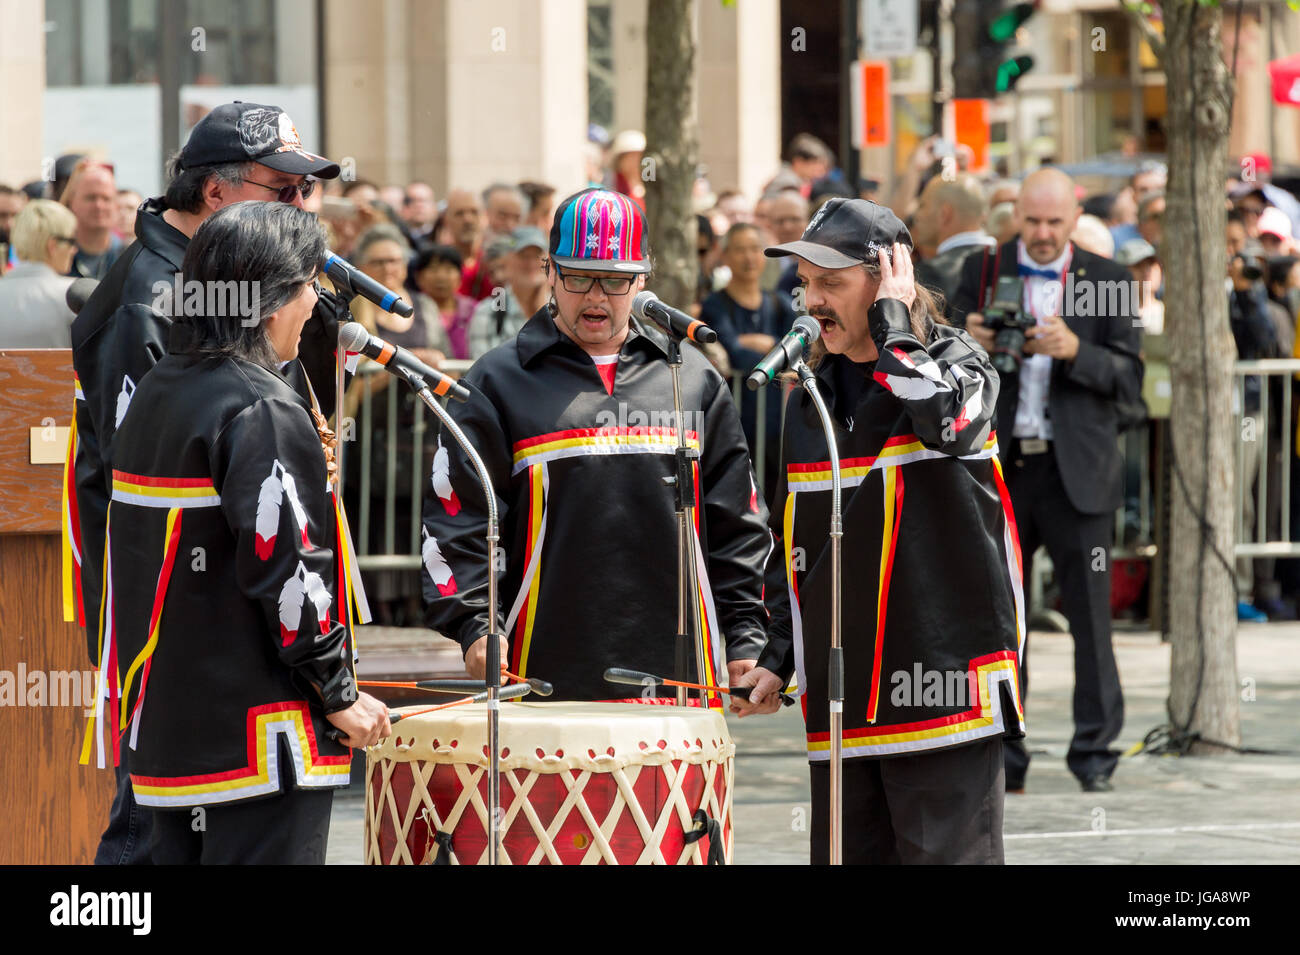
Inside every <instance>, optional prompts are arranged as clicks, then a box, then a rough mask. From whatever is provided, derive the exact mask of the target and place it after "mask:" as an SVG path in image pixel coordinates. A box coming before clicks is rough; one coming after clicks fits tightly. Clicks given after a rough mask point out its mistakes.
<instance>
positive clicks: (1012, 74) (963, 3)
mask: <svg viewBox="0 0 1300 955" xmlns="http://www.w3.org/2000/svg"><path fill="white" fill-rule="evenodd" d="M1037 7H1038V3H1037V2H1034V3H1012V4H1006V3H1003V2H1002V0H957V2H956V4H955V6H954V7H953V12H952V24H953V34H954V37H955V40H956V42H955V46H956V56H955V58H954V61H953V66H952V80H953V92H954V96H955V98H956V99H994V98H995V97H997V96H1000V95H1001V94H1003V93H1008V92H1010V91H1011V90H1013V89H1015V86H1016V83H1017V82H1018V81H1019V80H1020V77H1022V76H1024V75H1025V74H1026V73H1028V72H1029V71H1030V70H1031V69H1032V68H1033V66H1034V58H1033V57H1032V56H1030V55H1028V54H1020V55H1018V56H1010V55H1009V52H1010V50H1009V48H1010V47H1013V46H1014V45H1015V38H1016V31H1017V30H1019V29H1020V28H1021V27H1022V26H1023V25H1024V23H1025V21H1027V20H1028V19H1029V18H1030V17H1031V16H1033V15H1034V11H1035V9H1037Z"/></svg>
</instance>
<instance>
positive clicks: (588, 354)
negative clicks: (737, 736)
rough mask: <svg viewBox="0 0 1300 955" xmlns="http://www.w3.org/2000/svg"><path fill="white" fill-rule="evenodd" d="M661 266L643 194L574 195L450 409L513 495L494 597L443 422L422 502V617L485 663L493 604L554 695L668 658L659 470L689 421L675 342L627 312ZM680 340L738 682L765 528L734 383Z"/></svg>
mask: <svg viewBox="0 0 1300 955" xmlns="http://www.w3.org/2000/svg"><path fill="white" fill-rule="evenodd" d="M650 271H651V261H650V256H649V251H648V249H647V244H646V238H645V219H644V216H643V214H642V212H641V209H640V208H639V206H637V204H636V203H635V202H634V201H633V200H631V199H629V198H628V197H627V196H624V195H620V194H619V193H615V192H610V191H607V190H604V189H586V190H583V191H582V192H579V193H577V194H575V195H572V196H570V197H569V198H568V199H566V200H564V202H563V203H561V204H560V205H559V207H558V208H557V209H556V214H555V220H554V225H553V226H552V228H551V236H550V247H549V261H548V263H547V281H548V284H549V290H550V301H549V302H548V303H547V304H546V305H545V306H543V307H542V308H541V309H539V310H538V311H537V313H536V314H534V315H533V316H532V317H531V318H530V319H529V320H528V322H527V323H526V324H525V325H524V327H523V328H522V329H521V330H520V331H519V334H518V335H517V336H515V337H514V338H512V339H510V340H508V341H506V342H505V343H504V344H502V345H500V346H498V347H497V348H494V349H493V350H492V351H490V352H488V353H487V354H486V355H484V356H483V357H482V358H480V359H479V360H478V361H477V362H476V363H475V365H474V367H473V368H471V369H470V371H469V373H468V374H467V375H466V376H465V378H464V379H463V382H464V383H465V384H466V385H468V386H469V387H470V390H471V392H472V397H471V399H470V400H469V401H468V402H467V403H465V404H464V405H458V406H456V407H454V408H452V409H451V411H452V414H453V416H454V417H455V418H456V419H457V421H458V423H459V424H460V426H461V428H463V429H464V431H465V433H466V435H467V436H468V437H469V440H470V441H471V442H472V443H473V444H474V446H475V447H476V448H477V449H478V451H479V453H480V454H481V455H482V457H483V459H484V462H485V463H486V465H487V468H488V471H489V472H490V474H491V478H492V483H493V487H494V488H495V492H496V495H497V498H498V501H497V505H498V507H499V509H500V511H501V529H502V531H501V533H502V547H503V550H504V553H505V558H506V566H505V567H503V568H499V570H501V571H503V573H502V576H501V587H500V593H501V604H500V606H498V607H495V608H491V611H489V608H488V606H487V567H486V558H487V552H486V544H485V543H484V539H483V535H484V526H485V523H486V507H485V502H484V499H483V494H482V491H481V490H480V488H479V485H478V483H477V481H476V480H475V476H474V471H473V468H472V467H471V466H470V464H469V463H468V461H467V460H466V459H465V457H464V455H463V454H462V453H461V452H460V449H459V448H458V447H457V446H456V445H455V443H454V442H453V441H451V440H450V439H449V438H448V437H447V436H445V435H443V436H440V437H439V438H438V439H437V440H439V441H440V442H441V446H440V448H439V452H438V458H437V460H436V461H435V465H434V474H433V482H432V484H433V492H434V493H432V494H429V495H426V504H425V509H424V528H425V533H426V535H427V536H426V539H425V545H424V564H425V581H424V593H425V599H426V602H427V604H428V623H429V625H430V626H431V627H433V628H435V629H437V630H439V631H440V632H442V633H443V634H445V635H446V636H448V637H451V638H452V639H454V640H457V641H459V642H460V644H461V647H462V649H463V650H464V652H465V654H466V664H467V666H468V668H469V671H470V673H471V674H473V675H475V676H482V674H483V670H484V663H485V660H486V653H487V637H486V634H487V633H488V622H489V619H490V618H489V617H488V613H489V612H494V613H496V614H497V615H498V619H499V620H500V621H501V623H502V630H501V632H502V633H504V634H506V637H507V639H506V640H503V641H502V646H501V659H502V660H503V661H506V662H507V664H508V669H509V670H510V671H511V672H513V673H515V674H518V675H520V676H524V677H527V676H529V675H535V676H538V677H541V678H542V679H545V680H548V681H550V682H552V683H553V684H554V685H555V698H556V699H567V700H602V699H611V698H616V697H625V696H628V695H629V692H630V691H629V690H628V688H626V687H619V686H615V685H612V684H609V683H606V682H605V680H604V678H603V673H604V671H605V669H606V668H607V667H625V668H630V669H638V670H644V671H647V672H652V673H657V674H661V675H669V676H670V675H672V674H673V671H674V643H675V636H676V633H677V560H676V553H677V537H676V534H677V520H676V512H675V502H674V495H673V491H672V489H671V488H670V487H667V486H665V484H664V478H666V477H669V476H671V475H672V473H673V470H674V457H673V449H674V447H675V445H676V440H677V438H676V428H675V427H674V424H675V418H674V416H673V391H672V379H671V376H670V372H669V366H668V363H667V355H668V343H667V341H666V339H665V338H664V336H663V335H662V334H661V333H660V332H659V331H658V330H657V329H653V328H650V327H647V326H645V325H642V324H641V323H640V322H639V321H638V320H637V319H636V318H635V317H633V315H632V299H633V296H634V295H635V294H636V292H637V291H638V290H640V289H641V288H643V287H644V285H645V280H646V277H647V276H648V275H649V274H650ZM683 351H684V356H683V359H684V360H683V365H682V372H681V378H682V407H683V409H684V410H685V416H686V426H687V431H688V434H687V441H688V443H690V444H691V445H693V446H694V447H696V448H698V450H699V454H700V458H699V464H698V466H697V470H696V487H695V500H696V506H697V510H696V512H695V513H696V515H697V518H698V520H697V526H696V529H695V550H696V563H697V566H698V567H699V570H700V574H699V577H700V584H701V586H700V592H699V594H698V595H697V597H698V600H699V603H700V605H701V611H702V612H701V618H702V620H703V621H704V630H705V633H704V640H705V646H706V655H707V662H708V667H707V669H708V670H709V671H710V672H709V673H708V675H707V682H709V683H710V685H714V684H715V682H716V681H717V680H718V679H720V678H721V677H722V676H723V675H724V673H725V675H726V677H727V678H728V680H730V681H734V680H736V679H739V678H740V676H741V675H743V674H744V673H745V672H747V671H748V670H749V669H750V668H751V667H752V666H753V665H754V660H755V659H756V657H757V654H758V651H759V650H760V649H761V647H762V645H763V643H764V639H765V634H764V626H765V620H766V612H765V611H764V608H763V598H762V594H763V587H762V583H763V580H762V578H763V569H764V566H765V564H766V562H767V556H768V553H769V551H770V549H771V546H772V538H771V534H770V533H769V532H768V530H767V528H766V523H765V522H766V518H767V510H766V507H765V506H764V504H763V500H762V497H761V495H759V494H758V493H757V491H756V485H755V483H754V476H753V471H752V469H751V467H750V462H749V454H748V451H747V448H746V444H745V438H744V434H743V433H742V431H741V427H740V419H739V417H738V415H737V413H736V409H735V405H734V404H733V402H732V400H731V394H730V390H729V389H728V387H727V384H726V382H725V381H724V380H723V378H722V377H721V376H720V375H719V374H718V373H717V372H716V371H715V370H714V369H713V367H712V366H711V365H710V364H709V363H708V361H707V360H706V359H705V358H704V356H703V355H702V354H700V353H699V352H698V351H696V350H695V349H693V348H684V349H683ZM442 449H446V452H447V453H446V454H443V450H442ZM724 664H725V667H724ZM633 689H635V688H633ZM661 692H663V693H665V694H667V693H669V692H671V691H667V690H664V691H661ZM631 695H633V696H636V695H637V694H635V693H632V694H631ZM717 700H718V697H717V696H716V695H712V696H711V701H713V702H715V703H716V701H717ZM663 702H668V699H667V697H666V696H665V698H664V699H663Z"/></svg>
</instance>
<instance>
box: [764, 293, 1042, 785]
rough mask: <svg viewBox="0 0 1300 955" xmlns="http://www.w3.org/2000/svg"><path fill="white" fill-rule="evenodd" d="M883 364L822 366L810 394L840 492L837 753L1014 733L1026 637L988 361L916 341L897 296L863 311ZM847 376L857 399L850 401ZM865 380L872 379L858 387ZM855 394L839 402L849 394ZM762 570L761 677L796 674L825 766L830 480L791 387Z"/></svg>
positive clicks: (817, 437) (952, 344) (811, 422)
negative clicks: (773, 541) (822, 414)
mask: <svg viewBox="0 0 1300 955" xmlns="http://www.w3.org/2000/svg"><path fill="white" fill-rule="evenodd" d="M869 321H870V323H871V324H870V327H871V331H872V338H873V339H874V341H875V343H876V347H877V350H878V353H879V354H878V358H877V360H876V362H875V363H874V365H868V366H865V367H864V366H860V365H855V364H854V363H853V362H850V361H849V360H848V359H847V358H844V357H843V356H838V355H828V356H826V357H825V358H823V359H822V360H821V362H820V363H819V364H818V366H817V369H816V377H817V382H818V387H819V389H820V390H821V392H822V395H823V397H824V398H825V400H826V403H827V405H828V406H829V407H830V408H832V409H835V412H834V416H835V418H836V421H835V429H836V439H837V441H838V443H839V453H840V466H841V469H842V471H841V476H842V487H843V505H842V506H843V527H844V536H843V543H842V561H843V565H842V581H843V587H842V594H843V601H844V603H843V614H842V635H843V647H844V659H845V674H846V686H845V702H844V717H843V720H844V722H843V727H844V732H843V747H844V750H843V751H844V756H845V757H846V758H853V757H871V756H890V755H896V754H900V753H909V752H917V751H923V750H930V749H939V748H944V747H949V746H955V745H961V744H963V743H968V742H972V741H975V740H978V739H982V738H985V737H988V736H996V735H1003V734H1012V735H1019V734H1020V733H1021V732H1022V730H1023V719H1022V713H1023V710H1022V708H1021V706H1020V703H1019V691H1018V683H1017V677H1016V674H1017V671H1018V667H1019V651H1020V644H1021V640H1022V635H1023V613H1024V611H1023V599H1022V597H1021V593H1020V588H1021V579H1020V555H1019V545H1018V543H1017V541H1016V537H1015V522H1014V515H1013V512H1012V510H1011V505H1010V498H1009V497H1008V495H1007V492H1006V487H1005V484H1004V482H1003V480H1002V476H1001V471H1000V465H999V464H998V461H997V456H996V445H997V441H996V436H995V435H994V434H993V432H992V431H991V421H992V418H993V412H994V407H995V404H996V400H997V393H998V377H997V373H996V372H995V371H994V370H993V368H992V366H991V365H990V364H989V360H988V356H987V355H986V354H985V353H984V351H983V350H982V349H980V348H979V346H978V345H976V344H975V343H974V342H973V341H972V340H971V339H970V337H969V336H968V335H967V334H966V333H965V332H964V331H959V330H957V329H954V328H950V327H947V326H943V325H931V326H930V327H929V328H927V341H926V344H924V345H923V344H922V343H921V342H920V341H919V340H918V339H917V338H916V337H915V336H914V334H913V331H912V327H911V322H910V317H909V314H908V309H907V307H906V306H905V305H904V304H903V303H902V302H899V301H897V300H892V299H887V300H882V301H880V302H877V303H875V304H874V305H873V306H872V308H871V310H870V312H869ZM854 376H856V377H857V378H858V379H861V382H860V384H859V387H857V388H854V389H847V388H846V387H845V385H844V382H845V381H846V380H849V379H851V378H852V377H854ZM867 376H869V377H867ZM850 390H851V391H856V392H857V397H856V400H855V401H853V402H852V403H851V404H850V403H848V402H845V401H842V400H841V397H842V394H841V393H843V392H846V391H850ZM776 500H777V501H778V502H779V504H780V507H781V508H782V512H781V513H780V514H776V515H774V516H773V528H774V530H775V531H776V534H777V536H778V538H779V543H778V550H777V552H776V553H775V554H774V555H773V559H772V561H771V562H770V564H769V573H768V582H767V604H768V608H769V610H770V611H771V614H772V622H771V626H770V627H769V640H768V644H767V647H766V648H765V650H764V652H763V655H762V657H761V658H760V660H759V665H760V666H764V667H766V668H767V669H770V670H772V671H773V672H775V673H777V674H778V675H780V676H781V677H783V678H785V679H789V678H790V677H792V676H795V675H796V674H797V682H798V689H799V690H800V691H801V692H802V695H803V698H802V702H803V709H804V716H805V721H806V725H807V734H808V754H809V758H810V759H811V760H813V761H817V760H824V759H827V758H829V752H830V736H829V716H828V707H827V699H828V688H827V672H828V659H829V648H830V601H831V598H830V546H829V526H830V512H831V469H830V460H829V456H828V454H827V447H826V440H825V436H824V432H823V430H822V425H821V420H820V418H819V417H818V416H817V412H816V408H815V406H814V405H813V403H812V400H811V398H809V397H808V395H807V394H805V393H804V392H802V391H800V392H798V393H797V394H795V395H792V397H791V399H790V401H789V404H788V406H787V409H786V419H785V425H784V448H783V456H782V466H781V479H780V484H779V486H778V488H777V496H776Z"/></svg>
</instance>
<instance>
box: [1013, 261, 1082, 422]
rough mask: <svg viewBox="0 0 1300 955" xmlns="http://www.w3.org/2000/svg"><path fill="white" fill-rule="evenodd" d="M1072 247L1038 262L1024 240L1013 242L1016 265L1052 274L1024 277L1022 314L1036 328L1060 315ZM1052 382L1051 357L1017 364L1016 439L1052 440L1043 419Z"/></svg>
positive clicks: (1029, 356)
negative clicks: (1030, 319)
mask: <svg viewBox="0 0 1300 955" xmlns="http://www.w3.org/2000/svg"><path fill="white" fill-rule="evenodd" d="M1073 252H1074V246H1073V245H1072V244H1071V243H1068V242H1067V243H1066V245H1065V251H1064V252H1062V253H1061V254H1060V255H1059V256H1057V257H1056V258H1055V259H1053V260H1052V261H1051V262H1046V263H1042V264H1040V263H1038V262H1035V261H1034V260H1033V259H1031V258H1030V257H1029V254H1028V253H1027V252H1026V251H1025V243H1024V241H1023V240H1022V241H1020V242H1017V243H1016V260H1017V263H1018V264H1019V265H1026V266H1028V267H1030V268H1032V269H1046V270H1048V271H1050V272H1053V273H1055V274H1056V278H1055V279H1049V278H1047V277H1046V276H1038V275H1029V276H1026V277H1025V302H1024V306H1025V311H1026V313H1028V314H1029V315H1032V316H1033V317H1034V318H1035V319H1037V320H1038V324H1039V325H1044V324H1046V322H1045V321H1044V320H1045V319H1047V318H1050V317H1051V316H1053V315H1060V314H1061V299H1062V297H1063V296H1064V294H1065V287H1064V285H1063V284H1062V282H1063V279H1064V272H1065V268H1066V266H1067V265H1068V264H1069V261H1070V257H1071V255H1072V254H1073ZM1051 382H1052V356H1051V355H1026V356H1025V358H1024V361H1023V362H1022V363H1021V365H1020V403H1019V404H1018V405H1017V406H1016V423H1015V426H1014V427H1013V428H1012V431H1011V433H1012V434H1013V435H1014V436H1015V437H1017V438H1043V439H1044V440H1047V441H1050V440H1052V422H1051V421H1050V420H1049V419H1048V417H1047V392H1048V389H1049V388H1050V386H1051Z"/></svg>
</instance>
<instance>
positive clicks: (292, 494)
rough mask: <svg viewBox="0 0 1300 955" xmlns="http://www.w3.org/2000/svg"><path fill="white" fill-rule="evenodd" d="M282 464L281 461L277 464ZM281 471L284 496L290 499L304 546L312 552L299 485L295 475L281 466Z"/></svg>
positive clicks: (290, 505)
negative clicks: (299, 495)
mask: <svg viewBox="0 0 1300 955" xmlns="http://www.w3.org/2000/svg"><path fill="white" fill-rule="evenodd" d="M275 463H276V464H280V462H279V461H277V462H275ZM280 470H281V472H283V477H281V479H280V480H281V481H282V482H283V483H284V496H285V497H287V498H288V499H289V507H290V508H291V509H292V510H293V519H294V520H295V521H296V522H297V524H298V531H299V533H301V534H302V546H303V547H305V548H307V550H311V549H312V546H311V541H310V540H308V539H307V512H306V510H304V509H303V506H302V501H301V499H299V497H298V484H297V482H296V481H294V479H293V475H292V474H290V473H289V471H288V470H287V469H286V468H285V467H284V465H283V464H280Z"/></svg>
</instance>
